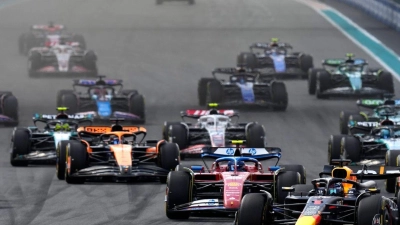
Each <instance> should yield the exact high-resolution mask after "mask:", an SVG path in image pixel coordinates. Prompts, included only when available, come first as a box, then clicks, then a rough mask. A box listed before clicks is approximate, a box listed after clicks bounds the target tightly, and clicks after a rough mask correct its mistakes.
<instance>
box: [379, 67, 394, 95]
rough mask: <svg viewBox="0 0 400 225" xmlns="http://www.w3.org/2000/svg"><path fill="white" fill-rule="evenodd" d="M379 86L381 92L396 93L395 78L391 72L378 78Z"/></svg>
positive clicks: (383, 73)
mask: <svg viewBox="0 0 400 225" xmlns="http://www.w3.org/2000/svg"><path fill="white" fill-rule="evenodd" d="M377 86H378V88H379V89H381V90H385V91H386V92H387V93H390V94H393V93H394V85H393V76H392V74H391V73H389V72H381V73H380V74H379V76H378V83H377Z"/></svg>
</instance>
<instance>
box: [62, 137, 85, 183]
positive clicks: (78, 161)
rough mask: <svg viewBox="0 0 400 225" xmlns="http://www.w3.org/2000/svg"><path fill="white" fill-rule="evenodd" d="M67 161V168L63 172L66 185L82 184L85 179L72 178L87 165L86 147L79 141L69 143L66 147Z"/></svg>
mask: <svg viewBox="0 0 400 225" xmlns="http://www.w3.org/2000/svg"><path fill="white" fill-rule="evenodd" d="M66 151H67V152H66V155H67V157H68V158H67V161H68V163H69V168H68V169H67V170H66V171H65V181H66V182H67V183H68V184H83V183H84V182H85V179H84V178H82V177H74V176H72V175H73V174H75V173H76V172H78V171H80V170H82V169H84V168H86V165H87V152H86V146H84V145H83V144H82V143H81V142H79V141H71V142H70V143H69V144H68V145H67V150H66Z"/></svg>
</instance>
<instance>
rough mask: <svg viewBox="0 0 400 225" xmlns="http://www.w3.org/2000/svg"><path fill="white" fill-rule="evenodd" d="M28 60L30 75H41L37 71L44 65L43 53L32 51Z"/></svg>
mask: <svg viewBox="0 0 400 225" xmlns="http://www.w3.org/2000/svg"><path fill="white" fill-rule="evenodd" d="M28 60H29V65H28V73H29V77H37V76H38V75H39V72H37V70H38V69H40V67H41V66H42V55H41V54H40V53H39V52H37V51H32V53H31V55H30V56H29V59H28Z"/></svg>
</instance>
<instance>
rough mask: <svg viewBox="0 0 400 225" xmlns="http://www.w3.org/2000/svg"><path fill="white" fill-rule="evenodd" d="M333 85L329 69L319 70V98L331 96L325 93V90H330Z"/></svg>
mask: <svg viewBox="0 0 400 225" xmlns="http://www.w3.org/2000/svg"><path fill="white" fill-rule="evenodd" d="M330 86H331V75H330V74H329V73H328V72H327V71H319V72H318V73H317V90H316V95H317V98H318V99H326V98H329V97H328V96H326V95H323V92H324V91H326V90H328V89H329V88H330Z"/></svg>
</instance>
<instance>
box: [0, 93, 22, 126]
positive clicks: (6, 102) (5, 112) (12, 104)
mask: <svg viewBox="0 0 400 225" xmlns="http://www.w3.org/2000/svg"><path fill="white" fill-rule="evenodd" d="M0 99H1V105H0V124H3V125H4V126H6V127H13V126H16V125H18V122H19V121H18V100H17V98H16V97H15V96H14V95H13V94H12V92H10V91H0Z"/></svg>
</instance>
